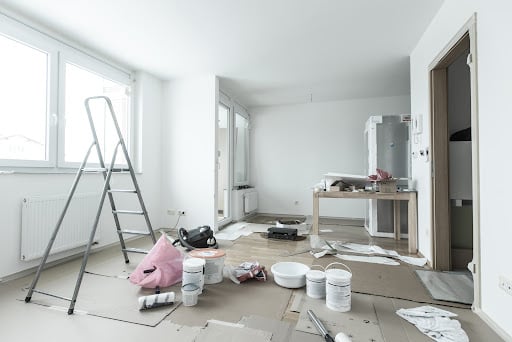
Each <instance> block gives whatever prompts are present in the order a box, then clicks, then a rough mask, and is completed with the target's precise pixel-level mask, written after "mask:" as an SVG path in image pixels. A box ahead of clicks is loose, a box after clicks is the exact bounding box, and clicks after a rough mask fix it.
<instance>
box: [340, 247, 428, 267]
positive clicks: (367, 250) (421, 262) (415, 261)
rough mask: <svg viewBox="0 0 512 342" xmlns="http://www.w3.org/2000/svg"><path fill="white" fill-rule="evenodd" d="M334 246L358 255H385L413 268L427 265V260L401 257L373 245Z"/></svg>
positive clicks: (394, 252)
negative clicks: (413, 266)
mask: <svg viewBox="0 0 512 342" xmlns="http://www.w3.org/2000/svg"><path fill="white" fill-rule="evenodd" d="M336 245H337V246H336V248H338V246H339V247H341V248H347V249H349V250H352V251H354V252H358V253H364V254H382V255H387V256H390V257H392V258H396V259H399V260H401V261H403V262H406V263H408V264H411V265H415V266H423V265H425V264H426V263H427V258H414V257H409V256H402V255H400V254H398V253H397V252H396V251H392V250H388V249H384V248H382V247H379V246H375V245H373V246H372V245H362V244H358V243H341V244H337V243H336Z"/></svg>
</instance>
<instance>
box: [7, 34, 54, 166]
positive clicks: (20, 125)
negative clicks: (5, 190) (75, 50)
mask: <svg viewBox="0 0 512 342" xmlns="http://www.w3.org/2000/svg"><path fill="white" fill-rule="evenodd" d="M0 51H2V62H1V63H0V75H1V77H0V94H2V95H1V97H0V123H1V124H0V159H7V160H33V161H36V160H39V161H44V160H48V154H47V139H48V136H47V121H48V120H47V118H48V99H47V94H48V77H47V75H48V54H47V53H46V52H44V51H41V50H38V49H35V48H33V47H30V46H28V45H25V44H23V43H20V42H18V41H15V40H13V39H10V38H8V37H5V36H2V35H0ZM27 123H30V124H29V125H28V124H27Z"/></svg>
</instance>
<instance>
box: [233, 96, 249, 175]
mask: <svg viewBox="0 0 512 342" xmlns="http://www.w3.org/2000/svg"><path fill="white" fill-rule="evenodd" d="M234 136H235V144H234V149H235V155H234V164H235V167H234V177H235V179H234V184H235V185H248V184H249V115H248V114H247V112H246V111H245V110H243V109H242V108H240V107H239V106H235V126H234Z"/></svg>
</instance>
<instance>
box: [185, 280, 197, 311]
mask: <svg viewBox="0 0 512 342" xmlns="http://www.w3.org/2000/svg"><path fill="white" fill-rule="evenodd" d="M198 296H199V287H198V286H197V285H195V284H185V285H183V286H182V287H181V301H182V302H183V305H184V306H194V305H196V304H197V297H198Z"/></svg>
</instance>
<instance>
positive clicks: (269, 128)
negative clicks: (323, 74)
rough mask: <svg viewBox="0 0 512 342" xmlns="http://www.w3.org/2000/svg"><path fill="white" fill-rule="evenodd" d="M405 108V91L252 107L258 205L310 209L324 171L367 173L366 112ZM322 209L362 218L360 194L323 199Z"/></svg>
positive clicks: (297, 211)
mask: <svg viewBox="0 0 512 342" xmlns="http://www.w3.org/2000/svg"><path fill="white" fill-rule="evenodd" d="M409 111H410V105H409V96H398V97H385V98H368V99H357V100H349V101H334V102H320V103H317V102H313V103H307V104H299V105H283V106H271V107H254V108H251V110H250V113H251V158H252V159H251V172H250V174H251V182H252V184H253V185H254V186H255V187H256V188H257V190H258V196H259V209H258V211H259V212H263V213H275V214H294V215H311V214H312V212H313V207H312V202H313V200H312V190H311V188H312V187H313V186H314V185H315V184H316V183H318V182H320V180H321V179H322V177H323V175H324V174H325V173H327V172H341V173H349V174H358V175H365V174H366V171H365V162H364V159H365V158H366V156H367V152H366V151H365V142H364V128H365V123H366V120H367V119H368V117H370V116H371V115H386V114H403V113H409ZM296 202H298V203H297V204H295V203H296ZM320 215H321V216H333V217H348V218H363V217H364V215H365V214H364V200H343V201H340V200H332V199H323V200H322V204H321V205H320Z"/></svg>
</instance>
